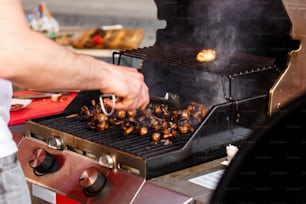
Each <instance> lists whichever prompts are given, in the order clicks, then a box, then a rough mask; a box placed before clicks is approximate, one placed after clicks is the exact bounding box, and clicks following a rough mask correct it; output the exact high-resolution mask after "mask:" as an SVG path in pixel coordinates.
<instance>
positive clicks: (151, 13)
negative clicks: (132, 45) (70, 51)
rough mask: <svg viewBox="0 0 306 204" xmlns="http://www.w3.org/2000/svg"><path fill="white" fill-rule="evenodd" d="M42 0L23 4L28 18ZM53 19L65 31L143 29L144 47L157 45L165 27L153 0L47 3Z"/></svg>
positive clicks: (53, 0) (24, 0) (51, 0)
mask: <svg viewBox="0 0 306 204" xmlns="http://www.w3.org/2000/svg"><path fill="white" fill-rule="evenodd" d="M40 2H42V1H40V0H22V3H23V7H24V11H25V13H26V14H28V13H30V12H32V11H33V10H34V9H35V8H36V6H37V5H38V4H39V3H40ZM43 2H45V3H46V5H47V8H48V9H49V10H50V11H51V13H52V15H53V17H54V18H55V19H56V20H57V21H58V22H59V24H60V26H64V27H70V26H72V27H74V26H75V27H99V26H104V25H114V24H121V25H122V26H123V27H124V28H142V29H144V30H145V35H144V39H143V41H142V43H141V45H140V47H143V46H150V45H152V44H153V43H154V42H155V33H156V30H157V29H158V28H163V27H164V26H165V22H164V21H159V20H158V19H157V8H156V5H155V3H154V1H153V0H116V1H113V0H90V1H88V0H64V1H61V0H44V1H43Z"/></svg>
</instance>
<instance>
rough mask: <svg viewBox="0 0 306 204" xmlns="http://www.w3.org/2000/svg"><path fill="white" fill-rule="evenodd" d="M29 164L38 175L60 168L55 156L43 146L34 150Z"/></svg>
mask: <svg viewBox="0 0 306 204" xmlns="http://www.w3.org/2000/svg"><path fill="white" fill-rule="evenodd" d="M29 165H30V167H32V168H33V171H34V174H35V175H36V176H43V175H45V174H47V173H52V172H55V171H57V170H58V164H57V162H56V159H55V157H54V156H53V155H51V154H50V153H49V152H47V151H46V150H44V149H41V148H38V149H36V150H34V151H33V153H32V156H31V158H30V160H29Z"/></svg>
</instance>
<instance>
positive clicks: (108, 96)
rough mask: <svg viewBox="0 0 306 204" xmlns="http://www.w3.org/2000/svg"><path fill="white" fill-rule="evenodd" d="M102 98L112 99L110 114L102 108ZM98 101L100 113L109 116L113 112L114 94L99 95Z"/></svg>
mask: <svg viewBox="0 0 306 204" xmlns="http://www.w3.org/2000/svg"><path fill="white" fill-rule="evenodd" d="M104 98H111V99H112V107H111V108H112V109H111V110H110V112H107V110H106V108H105V106H104V102H103V99H104ZM99 101H100V105H101V109H102V112H103V113H104V114H105V115H107V116H111V115H112V114H113V113H114V111H115V103H116V96H115V95H114V94H101V95H100V97H99Z"/></svg>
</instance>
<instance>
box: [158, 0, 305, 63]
mask: <svg viewBox="0 0 306 204" xmlns="http://www.w3.org/2000/svg"><path fill="white" fill-rule="evenodd" d="M155 3H156V5H157V8H158V18H159V19H160V20H165V21H166V23H167V26H166V27H165V28H164V29H160V30H158V31H157V34H156V43H155V46H165V45H167V46H170V47H173V48H175V47H179V46H178V45H182V44H185V45H188V46H189V47H190V48H194V49H195V51H196V52H198V51H200V50H201V49H205V48H212V49H215V50H216V51H217V54H218V53H227V55H231V54H234V53H237V52H242V53H249V54H253V55H257V56H263V57H270V58H274V59H276V62H275V63H276V65H277V66H278V67H280V68H284V67H285V65H286V64H287V62H288V53H289V52H290V51H291V50H293V49H294V48H297V47H298V44H299V42H298V41H294V40H293V39H292V38H291V35H290V34H291V27H292V24H291V22H290V18H289V16H288V14H287V12H286V10H285V7H284V5H283V3H282V1H281V0H277V1H276V0H266V1H262V0H238V1H237V0H228V1H223V0H216V1H202V0H192V1H190V0H167V1H164V0H155ZM184 47H186V46H184Z"/></svg>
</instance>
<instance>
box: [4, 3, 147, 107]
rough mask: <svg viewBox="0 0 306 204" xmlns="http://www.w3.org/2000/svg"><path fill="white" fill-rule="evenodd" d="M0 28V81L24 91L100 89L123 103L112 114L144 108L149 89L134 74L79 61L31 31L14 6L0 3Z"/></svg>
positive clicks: (91, 60)
mask: <svg viewBox="0 0 306 204" xmlns="http://www.w3.org/2000/svg"><path fill="white" fill-rule="evenodd" d="M0 27H1V28H4V29H3V31H1V32H0V78H2V79H7V80H10V81H12V82H13V83H14V84H16V85H17V86H21V87H24V88H34V89H53V90H63V89H65V90H67V89H68V90H94V89H99V90H100V91H102V92H103V93H111V94H115V95H117V96H119V97H121V98H122V99H123V100H122V101H118V102H116V105H115V106H116V108H117V109H134V108H141V109H144V108H145V107H146V105H147V104H148V102H149V93H148V87H147V86H146V84H145V83H144V78H143V75H142V74H140V73H139V72H138V71H137V70H136V69H134V68H129V67H124V66H116V65H113V64H109V63H106V62H103V61H100V60H97V59H95V58H93V57H89V56H85V55H78V54H76V53H74V52H72V51H71V50H68V48H65V47H63V46H60V45H58V44H56V43H54V42H52V41H51V40H50V39H48V38H46V37H45V36H43V35H42V34H41V33H37V32H35V31H32V30H30V29H29V28H28V26H27V25H26V22H25V19H24V14H23V11H22V7H21V3H20V1H19V0H1V1H0Z"/></svg>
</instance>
